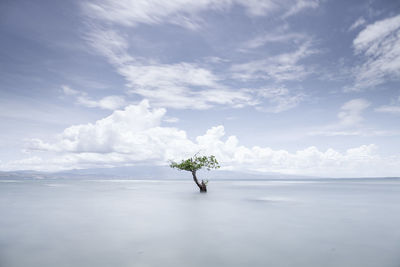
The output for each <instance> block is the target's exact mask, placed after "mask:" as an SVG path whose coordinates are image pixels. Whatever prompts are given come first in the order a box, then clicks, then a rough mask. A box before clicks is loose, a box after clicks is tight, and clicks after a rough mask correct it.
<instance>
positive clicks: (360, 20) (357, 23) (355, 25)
mask: <svg viewBox="0 0 400 267" xmlns="http://www.w3.org/2000/svg"><path fill="white" fill-rule="evenodd" d="M366 22H367V21H366V20H365V19H364V18H363V17H360V18H358V19H357V20H356V21H355V22H354V23H353V24H352V25H351V26H350V27H349V31H352V30H355V29H357V28H358V27H361V26H363V25H364V24H365V23H366Z"/></svg>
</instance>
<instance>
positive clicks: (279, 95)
mask: <svg viewBox="0 0 400 267" xmlns="http://www.w3.org/2000/svg"><path fill="white" fill-rule="evenodd" d="M257 94H258V95H259V96H260V97H262V98H265V99H267V100H268V101H269V103H270V104H272V106H267V107H260V106H259V107H257V109H259V110H262V111H267V112H272V113H279V112H283V111H286V110H289V109H292V108H294V107H296V106H297V105H298V104H299V103H300V102H302V101H303V100H304V97H305V95H304V94H303V93H291V92H290V91H289V90H288V89H287V88H286V87H283V86H281V87H272V88H261V89H258V90H257Z"/></svg>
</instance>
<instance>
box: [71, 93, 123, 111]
mask: <svg viewBox="0 0 400 267" xmlns="http://www.w3.org/2000/svg"><path fill="white" fill-rule="evenodd" d="M77 102H78V104H80V105H82V106H85V107H89V108H102V109H110V110H115V109H118V108H121V107H123V106H125V105H126V104H127V103H126V101H125V98H124V97H122V96H117V95H111V96H106V97H103V98H101V99H100V100H97V101H95V100H92V99H91V98H89V97H87V96H79V97H78V98H77Z"/></svg>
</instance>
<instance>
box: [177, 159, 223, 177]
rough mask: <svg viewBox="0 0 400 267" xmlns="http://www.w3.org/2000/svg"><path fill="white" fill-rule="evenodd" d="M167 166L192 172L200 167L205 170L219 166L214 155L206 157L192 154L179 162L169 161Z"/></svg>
mask: <svg viewBox="0 0 400 267" xmlns="http://www.w3.org/2000/svg"><path fill="white" fill-rule="evenodd" d="M169 166H170V167H171V168H176V169H179V170H183V171H190V172H192V173H193V172H196V171H198V170H200V169H202V168H205V169H207V170H211V169H219V168H220V166H219V163H218V161H217V159H216V158H215V156H214V155H211V156H208V157H207V156H197V155H194V156H193V157H191V158H189V159H185V160H182V161H181V162H180V163H178V162H175V161H171V162H170V165H169Z"/></svg>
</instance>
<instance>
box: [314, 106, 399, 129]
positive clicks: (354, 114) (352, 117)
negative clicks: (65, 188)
mask: <svg viewBox="0 0 400 267" xmlns="http://www.w3.org/2000/svg"><path fill="white" fill-rule="evenodd" d="M370 105H371V103H370V102H368V101H367V100H365V99H362V98H356V99H352V100H350V101H347V102H346V103H344V104H343V105H342V106H341V107H340V110H339V112H338V114H337V117H338V121H337V122H334V123H331V124H328V125H325V126H322V127H318V128H317V129H314V130H312V131H311V132H310V133H309V135H325V136H385V135H392V133H389V132H384V131H379V130H376V129H371V128H366V127H365V126H364V125H363V122H364V117H363V113H364V112H365V110H366V109H367V108H368V107H369V106H370Z"/></svg>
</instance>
